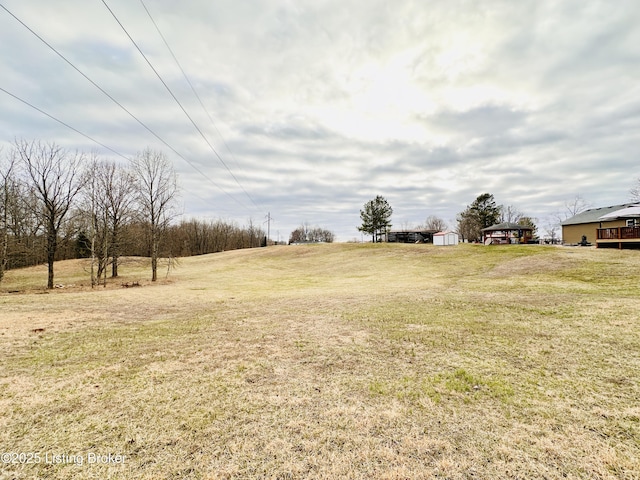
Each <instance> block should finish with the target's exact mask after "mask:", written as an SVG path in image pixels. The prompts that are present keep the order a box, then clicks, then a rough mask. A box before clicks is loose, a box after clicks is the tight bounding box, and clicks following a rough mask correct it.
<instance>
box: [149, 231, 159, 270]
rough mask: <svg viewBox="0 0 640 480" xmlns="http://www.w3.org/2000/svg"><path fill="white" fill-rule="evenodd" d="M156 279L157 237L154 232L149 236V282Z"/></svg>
mask: <svg viewBox="0 0 640 480" xmlns="http://www.w3.org/2000/svg"><path fill="white" fill-rule="evenodd" d="M157 279H158V237H157V234H156V232H152V234H151V281H152V282H155V281H156V280H157Z"/></svg>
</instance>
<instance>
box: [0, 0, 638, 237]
mask: <svg viewBox="0 0 640 480" xmlns="http://www.w3.org/2000/svg"><path fill="white" fill-rule="evenodd" d="M145 3H146V5H147V7H148V8H149V11H150V12H151V14H152V16H153V18H154V20H155V21H156V23H157V25H158V27H159V28H160V30H161V31H162V33H163V35H164V36H165V38H166V40H167V42H168V43H169V45H170V46H171V49H172V51H173V52H174V54H175V55H176V57H177V58H178V59H179V62H180V64H181V66H182V68H183V69H184V71H185V72H186V74H187V75H188V77H189V79H190V81H191V83H192V84H193V86H194V87H195V88H196V91H197V92H198V95H199V96H200V100H201V101H202V103H203V104H204V105H205V108H206V110H203V108H202V106H201V105H200V101H199V100H198V99H197V98H196V97H195V96H194V95H193V92H192V91H191V88H190V87H189V85H188V84H187V82H186V81H185V80H184V78H183V75H182V72H181V71H180V69H179V68H178V66H177V65H176V64H175V62H174V60H173V58H172V57H171V54H170V53H169V51H168V50H167V49H166V47H165V45H164V44H163V42H162V39H161V38H160V37H159V36H158V33H157V31H156V29H155V27H154V25H153V24H152V23H151V21H150V19H149V17H148V16H147V13H146V12H145V10H144V9H143V8H142V5H141V4H139V3H136V2H133V3H131V2H124V1H122V0H110V1H109V2H108V4H109V6H110V7H111V9H112V10H113V12H114V13H115V14H116V15H117V16H118V18H119V20H120V21H121V22H122V24H123V25H124V26H125V28H127V30H128V31H129V32H130V34H131V35H132V36H133V37H134V38H135V40H136V42H137V43H138V45H139V46H140V47H141V48H142V50H143V51H144V52H145V55H147V57H148V59H149V60H150V61H151V62H152V64H153V65H154V68H156V70H157V71H158V73H159V74H160V75H161V76H162V78H163V80H164V81H165V82H166V84H167V86H168V87H169V88H170V89H171V91H172V92H173V93H174V95H175V96H176V97H177V98H178V99H179V101H180V103H181V104H182V106H183V107H184V108H185V110H186V111H187V112H188V114H189V116H190V117H191V118H192V119H193V121H194V122H195V123H196V125H197V126H198V128H199V129H200V130H201V131H202V133H203V134H204V135H205V136H206V138H207V139H208V140H209V142H210V143H211V144H212V145H213V147H214V149H215V153H214V152H213V151H212V150H211V148H210V147H209V146H208V145H207V143H206V142H205V141H204V140H203V139H202V136H201V135H200V134H199V132H198V131H197V130H196V129H195V128H194V126H193V125H192V124H191V121H190V120H189V119H188V118H187V117H186V116H185V114H184V113H183V112H182V110H181V108H180V107H179V106H178V105H177V104H176V102H175V101H174V99H173V98H172V97H171V95H170V94H169V93H168V92H167V90H166V89H165V87H164V86H163V85H162V84H161V83H160V81H159V80H158V78H157V77H156V75H155V74H154V72H153V71H152V70H151V69H150V68H149V66H148V65H147V64H146V62H145V61H144V59H143V58H142V57H141V56H140V54H139V52H137V50H136V49H135V47H134V46H133V45H132V44H131V42H130V41H129V39H128V38H127V37H126V36H125V34H124V33H123V31H122V29H121V28H120V27H119V26H118V24H117V23H116V21H115V20H114V19H113V17H112V16H111V14H110V13H109V12H108V11H107V10H106V9H105V8H104V7H103V6H102V5H101V3H100V2H97V3H95V4H93V3H87V2H82V1H80V0H70V1H68V2H65V3H64V5H57V4H56V5H53V4H52V3H51V2H45V1H44V0H37V1H32V2H18V1H17V0H8V1H7V2H4V4H5V6H7V8H8V9H10V10H11V11H12V12H14V13H15V15H16V16H18V17H19V18H21V19H22V20H23V21H24V22H25V23H26V24H28V25H29V26H30V27H31V28H32V29H33V30H34V31H36V32H37V33H38V34H39V35H42V37H43V38H44V39H45V40H47V41H48V42H50V43H51V44H52V45H53V46H54V47H56V48H57V49H59V50H60V52H61V53H63V54H64V55H65V56H66V57H67V58H68V59H69V60H70V61H71V62H73V63H74V65H76V66H77V67H78V68H79V69H81V70H82V71H83V72H84V73H85V74H86V75H87V76H89V77H90V78H92V79H93V80H94V81H95V82H96V83H98V84H99V85H100V86H101V87H102V88H104V90H106V91H107V92H109V94H110V95H112V96H113V97H114V98H115V99H117V100H118V102H120V103H121V104H122V105H123V106H125V107H126V108H127V109H129V110H130V111H131V112H132V113H133V114H134V115H135V116H137V117H138V118H139V119H140V120H141V121H142V122H143V123H144V124H145V125H147V126H148V127H149V128H150V129H152V130H153V131H154V132H156V133H157V134H158V135H159V136H160V137H161V138H162V139H163V140H164V141H166V142H167V143H168V144H169V145H171V147H172V148H174V149H175V150H176V151H177V152H178V153H179V155H176V154H175V153H174V152H172V151H171V150H170V149H169V148H168V147H167V146H166V145H165V144H164V143H163V142H162V141H159V140H158V139H157V138H155V137H154V136H153V135H152V134H150V133H149V132H148V131H147V130H146V129H145V128H144V127H142V126H140V125H139V124H138V123H137V122H136V121H135V120H133V119H132V118H131V117H130V116H129V115H128V114H127V113H125V112H124V111H122V109H121V108H120V107H119V106H117V105H115V104H114V103H113V102H112V101H111V100H109V99H108V98H107V97H106V96H105V95H104V94H103V93H101V92H100V91H99V90H98V89H96V88H95V87H94V86H92V85H91V84H90V83H88V82H87V81H86V80H85V79H84V78H82V76H81V75H79V74H78V73H77V72H76V71H74V70H73V69H72V68H71V67H70V66H69V65H67V64H65V62H64V61H62V60H61V59H60V58H59V57H57V56H56V55H55V54H54V53H53V52H51V50H49V49H48V48H47V47H46V46H45V45H44V44H42V42H40V41H39V40H38V39H37V38H35V37H34V36H33V35H32V34H31V33H29V32H28V31H27V30H26V29H25V28H24V27H22V26H21V25H20V24H19V23H17V22H16V21H15V20H14V19H13V18H11V17H10V16H9V15H8V14H6V12H4V11H1V10H0V68H1V69H2V72H3V79H2V81H1V85H0V86H2V87H3V88H5V89H7V90H9V91H10V92H12V93H14V94H15V95H17V96H19V97H20V98H23V99H24V100H26V101H29V102H31V103H33V104H34V105H36V106H38V107H39V108H42V109H44V110H46V111H47V112H49V113H50V114H52V115H54V116H56V117H58V118H60V119H61V120H63V121H65V122H67V123H69V124H71V125H72V126H74V127H75V128H78V129H79V130H81V131H83V132H85V133H86V134H88V135H90V136H92V137H94V138H96V139H97V140H98V141H100V142H102V143H104V144H106V145H109V146H110V147H112V148H114V149H115V150H117V151H119V152H121V153H122V154H124V155H125V156H132V155H135V154H136V152H138V151H140V150H142V149H143V148H145V147H147V146H150V147H151V148H156V149H160V150H164V151H165V153H167V154H168V155H169V156H170V158H172V159H173V161H174V162H175V165H176V169H177V170H178V172H179V177H180V181H181V183H182V185H183V187H184V193H183V197H182V198H183V201H184V210H185V214H187V215H194V214H197V215H203V216H206V217H214V218H215V217H217V216H221V217H224V218H231V219H235V220H237V221H239V222H244V221H246V220H247V219H248V218H253V219H254V220H255V221H256V222H258V221H259V220H260V219H262V217H264V215H266V213H267V212H270V213H271V215H272V216H273V217H274V218H275V219H276V221H275V223H274V225H275V228H276V229H280V230H281V231H282V232H284V231H286V234H287V235H288V232H289V231H291V230H293V228H295V227H296V226H297V225H298V224H299V223H300V222H302V221H308V222H310V223H313V224H316V223H318V224H321V226H322V227H324V228H329V229H333V230H334V231H336V233H338V237H339V238H340V239H347V238H351V237H353V236H358V235H359V234H358V232H357V230H356V229H355V227H356V226H357V224H358V222H359V210H360V208H362V205H363V204H364V203H365V202H366V201H368V200H370V199H371V198H373V197H375V195H378V194H381V195H385V196H388V198H389V201H390V203H391V204H392V206H393V208H394V212H395V214H394V217H396V216H397V218H398V219H399V220H398V221H402V222H409V223H410V222H414V223H419V222H422V221H424V219H425V218H426V217H427V216H428V215H430V214H437V215H439V216H441V217H443V218H445V219H447V221H451V220H452V219H454V218H455V215H456V214H457V213H458V212H459V211H461V210H462V209H463V208H464V207H465V205H467V204H469V203H471V202H472V201H473V200H474V198H475V197H476V196H477V195H479V194H481V193H483V192H486V191H489V192H491V193H493V194H494V195H495V196H496V199H497V201H498V202H499V203H505V204H515V205H516V206H517V207H518V208H519V209H520V210H522V211H524V212H525V213H526V214H527V215H531V216H534V217H541V218H542V217H545V216H547V215H549V214H550V213H551V212H553V211H554V210H558V209H559V208H560V207H561V206H562V203H563V202H564V200H566V199H567V198H570V197H572V196H573V195H575V194H578V193H579V194H581V195H582V196H583V197H584V198H586V199H587V200H589V201H590V202H591V203H593V204H594V205H609V204H616V203H620V202H623V201H625V200H626V199H627V196H628V195H627V191H628V189H629V187H630V185H627V183H631V182H630V180H629V179H632V178H635V177H637V176H638V175H640V174H639V173H638V172H637V171H636V170H635V169H637V165H636V159H637V158H638V156H639V155H638V154H639V153H640V152H639V150H640V147H639V146H638V142H637V131H638V127H640V120H639V119H640V116H639V113H640V88H638V86H637V78H638V76H639V75H640V62H639V61H638V60H640V59H639V58H638V57H639V56H640V51H638V49H637V47H636V45H638V44H640V31H639V30H638V29H637V28H636V25H637V24H638V22H639V21H640V6H638V5H637V3H636V2H633V1H631V0H622V1H621V2H616V3H615V4H611V2H604V1H594V2H589V3H588V4H585V3H584V2H578V1H577V0H576V1H568V2H561V3H558V2H554V1H551V0H535V1H534V0H523V1H521V2H505V1H502V0H489V1H485V2H476V3H469V2H463V1H452V2H446V3H437V2H429V3H428V4H427V3H424V2H417V1H409V0H401V1H398V2H392V3H390V2H387V1H382V0H372V1H371V2H366V3H365V2H358V1H355V0H353V1H352V0H346V1H345V0H341V1H337V0H335V1H334V0H325V1H318V2H295V3H291V2H288V1H285V0H282V1H280V0H276V1H273V2H263V1H257V0H250V1H246V2H232V1H230V0H222V1H220V2H215V3H211V2H205V1H200V0H194V1H190V2H186V3H184V2H183V3H181V4H180V8H177V7H176V3H175V2H170V1H168V0H158V1H154V2H150V1H149V2H145ZM0 111H1V112H2V115H1V116H0V143H2V142H3V143H4V145H5V147H6V146H8V145H9V144H10V142H11V141H12V140H13V138H14V137H16V136H17V137H22V138H37V139H43V140H55V141H56V142H58V143H60V144H62V145H64V146H67V147H71V148H81V149H83V150H90V149H93V148H98V150H100V151H101V153H102V154H103V155H104V156H112V155H113V154H112V153H111V152H109V151H104V149H100V147H97V146H96V145H92V144H91V142H90V141H88V140H87V139H85V138H83V137H81V136H79V135H78V134H76V133H74V132H73V131H70V130H68V129H66V128H65V127H63V126H61V125H59V124H56V123H55V122H52V121H51V120H50V119H48V118H46V117H44V116H42V115H41V114H40V113H38V112H36V111H34V110H32V109H30V108H28V107H26V106H25V105H24V104H22V103H20V102H17V101H16V100H15V99H13V98H11V97H9V96H7V95H6V94H3V93H2V92H0ZM211 119H213V122H212V121H211ZM5 152H6V148H5ZM218 155H219V156H220V157H221V158H222V159H223V161H224V163H225V164H226V165H227V167H228V168H229V169H230V170H231V172H232V173H233V176H235V179H234V178H233V176H232V175H230V173H229V171H228V170H227V168H226V167H225V166H224V165H223V164H222V162H221V161H220V159H219V158H218ZM181 156H182V157H184V158H185V159H186V160H188V161H185V160H183V159H182V158H180V157H181ZM192 165H195V167H196V168H198V169H200V170H201V171H202V172H204V173H205V176H203V175H201V174H200V173H198V171H196V170H195V168H194V167H193V166H192ZM205 177H206V178H205ZM211 180H213V182H212V181H211ZM247 193H248V194H249V196H248V195H247ZM283 236H284V234H283Z"/></svg>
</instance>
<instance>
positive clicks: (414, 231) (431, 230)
mask: <svg viewBox="0 0 640 480" xmlns="http://www.w3.org/2000/svg"><path fill="white" fill-rule="evenodd" d="M439 231H440V230H434V229H428V228H415V229H413V230H389V233H436V232H439Z"/></svg>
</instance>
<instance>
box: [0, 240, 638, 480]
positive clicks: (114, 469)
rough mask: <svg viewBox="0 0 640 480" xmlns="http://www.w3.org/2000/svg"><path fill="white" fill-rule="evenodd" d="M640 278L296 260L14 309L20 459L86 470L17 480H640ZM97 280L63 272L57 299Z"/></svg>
mask: <svg viewBox="0 0 640 480" xmlns="http://www.w3.org/2000/svg"><path fill="white" fill-rule="evenodd" d="M56 266H58V264H57V265H56ZM639 266H640V257H639V256H638V255H637V252H632V251H612V250H605V251H597V250H593V249H560V248H545V247H517V246H516V247H507V248H500V247H496V248H494V247H483V246H472V245H460V246H459V247H453V248H437V247H433V246H425V245H371V244H369V245H356V244H335V245H310V246H290V247H289V246H287V247H270V248H266V249H255V250H240V251H232V252H225V253H220V254H214V255H206V256H202V257H190V258H185V259H180V260H179V262H178V264H177V265H176V268H175V269H173V270H171V272H170V274H169V276H168V278H166V279H163V280H162V281H161V282H159V284H158V285H150V284H149V282H146V281H145V278H146V276H148V272H147V271H146V268H145V265H144V264H143V263H141V262H139V261H138V262H133V261H130V262H129V264H128V266H127V265H125V266H123V269H122V270H123V274H124V275H125V277H124V278H126V279H128V280H138V281H141V282H142V284H143V286H142V287H141V288H128V289H124V288H121V287H119V284H114V285H112V286H111V287H110V288H106V289H96V290H94V291H91V290H90V289H87V288H86V287H80V286H76V287H72V288H68V289H61V290H60V291H54V292H51V293H45V294H43V293H42V292H41V291H39V290H29V289H27V290H26V291H27V292H30V293H21V294H1V295H0V312H1V313H0V345H1V347H2V351H3V352H4V354H3V356H2V357H0V405H1V406H2V408H1V409H0V412H1V413H0V425H2V427H3V428H2V429H0V445H2V446H3V449H4V450H5V451H17V452H20V451H22V452H40V453H41V454H42V455H43V456H44V454H45V453H46V452H54V453H58V454H79V455H83V458H84V460H85V463H84V465H82V466H80V465H70V464H69V463H68V462H67V464H65V463H59V464H46V463H40V464H36V465H19V464H9V465H7V468H5V471H6V472H9V474H10V476H11V475H13V476H20V475H28V476H34V475H37V476H47V475H48V476H52V477H54V478H95V477H106V476H108V475H111V476H115V477H118V478H158V477H160V476H161V477H185V478H238V477H239V478H263V477H282V478H285V477H290V478H338V477H349V478H364V477H371V478H432V477H434V476H436V475H437V476H442V477H446V478H472V477H479V478H513V477H514V476H520V477H523V478H542V477H547V478H560V477H565V478H566V477H568V478H583V477H592V478H625V477H626V478H632V475H633V474H634V472H637V471H640V463H639V460H638V458H640V420H639V419H640V408H639V407H638V402H637V400H638V398H640V385H639V384H638V379H637V371H638V369H639V368H640V327H639V326H638V322H637V312H638V311H640V296H639V295H638V294H639V293H640V291H639V290H640V287H639V285H640V282H639V280H640V278H639V277H640V269H639V268H638V267H639ZM84 268H85V267H84V266H83V265H82V263H81V262H75V263H73V262H69V263H66V264H65V263H63V262H61V264H60V268H59V269H58V271H59V272H60V274H59V277H58V278H57V280H56V281H59V282H60V283H62V284H65V285H66V284H69V283H75V284H76V285H78V283H77V282H78V281H79V279H81V278H82V277H83V275H85V274H86V272H85V271H84ZM38 273H39V272H38V270H37V269H34V270H29V269H25V270H24V271H20V272H10V275H8V277H7V281H6V283H3V285H2V287H3V289H7V290H11V289H12V288H15V286H16V285H18V286H19V285H23V288H24V285H33V284H34V282H35V280H34V278H33V275H34V274H36V275H37V274H38ZM12 275H13V277H12ZM80 281H82V280H80ZM11 282H14V283H13V284H12V283H11ZM21 282H22V283H21ZM12 285H13V287H12ZM91 452H93V453H100V454H105V455H106V454H108V453H113V454H122V455H125V456H126V461H125V464H124V465H119V464H101V465H95V464H92V465H88V464H87V463H86V460H87V458H88V454H89V453H91Z"/></svg>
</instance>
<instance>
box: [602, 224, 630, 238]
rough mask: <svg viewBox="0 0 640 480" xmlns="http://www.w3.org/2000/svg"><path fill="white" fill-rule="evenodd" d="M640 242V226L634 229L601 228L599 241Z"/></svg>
mask: <svg viewBox="0 0 640 480" xmlns="http://www.w3.org/2000/svg"><path fill="white" fill-rule="evenodd" d="M634 239H638V240H640V225H636V226H634V227H612V228H599V229H598V240H634Z"/></svg>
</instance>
